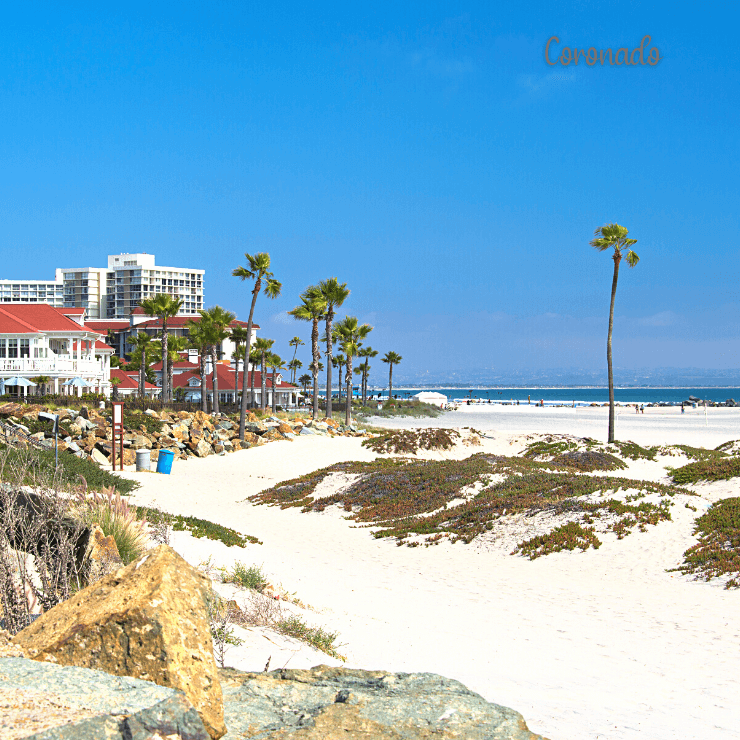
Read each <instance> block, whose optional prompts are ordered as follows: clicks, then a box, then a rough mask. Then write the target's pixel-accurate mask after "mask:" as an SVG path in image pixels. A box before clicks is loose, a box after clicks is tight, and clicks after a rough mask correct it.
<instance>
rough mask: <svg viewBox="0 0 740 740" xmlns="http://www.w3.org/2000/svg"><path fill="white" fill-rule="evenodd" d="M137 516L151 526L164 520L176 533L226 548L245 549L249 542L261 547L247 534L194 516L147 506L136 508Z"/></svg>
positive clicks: (258, 541)
mask: <svg viewBox="0 0 740 740" xmlns="http://www.w3.org/2000/svg"><path fill="white" fill-rule="evenodd" d="M136 511H137V516H139V517H142V518H146V519H147V520H148V521H150V522H152V523H153V524H159V523H161V522H162V521H163V519H164V518H166V522H167V523H171V524H172V529H174V530H175V531H177V532H188V533H190V534H191V535H192V536H193V537H197V538H201V537H205V538H206V539H209V540H218V541H220V542H223V543H224V545H226V546H227V547H246V546H247V545H248V544H249V543H250V542H251V543H252V544H255V545H261V544H262V542H260V540H258V539H257V538H256V537H252V535H249V534H241V533H240V532H237V531H236V530H235V529H230V528H229V527H224V526H222V525H221V524H216V523H215V522H209V521H208V520H207V519H198V518H197V517H194V516H182V515H181V514H169V513H167V512H163V511H160V510H159V509H152V508H149V507H147V506H138V507H137V509H136Z"/></svg>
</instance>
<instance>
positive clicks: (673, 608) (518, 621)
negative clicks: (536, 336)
mask: <svg viewBox="0 0 740 740" xmlns="http://www.w3.org/2000/svg"><path fill="white" fill-rule="evenodd" d="M650 411H653V410H650ZM655 411H656V413H649V412H648V410H646V413H645V415H644V416H643V415H640V416H639V417H637V415H635V418H634V420H633V421H631V422H630V421H629V417H628V418H621V419H620V422H619V423H620V425H621V427H620V434H619V437H620V438H630V439H634V440H635V441H638V442H643V443H668V442H685V443H692V444H695V445H704V446H715V445H716V444H718V443H720V442H724V441H726V440H728V439H734V438H736V437H740V434H738V433H736V428H737V426H738V423H739V422H740V410H733V409H709V419H708V424H709V426H708V427H705V426H703V425H704V416H703V411H702V414H701V416H699V414H696V413H694V414H693V415H691V414H685V415H684V416H683V417H681V416H680V415H676V414H673V415H671V414H663V413H657V412H662V411H664V410H663V409H660V410H655ZM605 419H606V416H605V412H604V411H602V410H601V409H595V410H591V409H588V410H579V411H578V412H577V414H576V413H572V412H571V411H569V410H565V409H552V410H550V409H536V410H535V409H527V410H522V409H521V407H520V408H519V410H518V412H517V410H516V407H514V408H511V407H509V408H506V407H504V409H500V410H498V411H496V412H493V413H484V412H481V411H477V410H471V411H468V410H467V409H465V410H463V411H460V412H456V413H455V414H454V415H453V414H449V415H447V416H446V417H442V418H440V419H437V420H434V421H432V422H427V423H426V424H425V425H427V426H429V425H434V426H474V427H476V428H478V429H481V430H487V431H486V434H485V437H484V438H483V445H482V447H478V448H470V447H462V446H460V447H459V448H457V449H456V450H455V451H454V452H452V453H446V454H451V455H452V456H455V457H460V456H462V455H469V454H472V453H474V452H477V451H481V450H484V451H489V452H495V453H498V454H513V453H514V452H518V451H519V450H521V447H522V439H523V435H524V434H527V433H534V432H535V431H540V432H541V431H544V430H543V425H545V427H546V428H547V430H548V431H553V432H568V433H573V434H577V435H588V436H592V437H597V438H604V437H605V432H606V428H605ZM460 420H462V421H460ZM397 423H398V422H396V424H397ZM406 424H407V425H411V424H413V422H412V423H411V424H408V420H406ZM625 430H627V434H625V433H624V431H625ZM360 442H361V440H359V439H354V438H338V439H328V438H319V437H308V438H305V439H304V438H299V439H297V440H295V441H293V442H287V441H286V442H275V443H271V444H269V445H266V446H264V447H259V448H253V449H251V450H247V451H244V452H239V453H234V454H232V455H228V456H225V457H209V458H206V459H204V460H190V461H188V462H182V463H181V462H179V461H178V462H176V463H175V465H174V467H173V471H172V475H170V476H161V475H156V474H146V473H140V474H136V473H133V472H129V473H126V475H127V476H130V477H134V478H137V479H138V480H140V481H141V483H142V488H141V489H139V490H138V491H137V492H136V493H135V496H134V498H135V500H136V501H137V502H140V503H144V504H155V505H158V506H160V507H161V508H163V509H164V510H168V511H172V512H177V513H183V514H192V515H197V516H200V517H203V518H206V519H210V520H213V521H216V522H219V523H221V524H224V525H227V526H230V527H234V528H236V529H238V530H240V531H242V532H244V533H248V534H253V535H256V536H258V537H259V538H260V539H261V540H262V541H263V543H264V544H262V545H250V546H249V547H248V548H246V549H245V550H241V549H236V548H226V547H225V546H222V545H220V544H219V543H213V542H210V541H208V540H193V539H192V538H191V537H189V536H187V535H178V536H177V537H176V538H175V540H174V544H175V546H176V547H177V548H178V549H180V550H181V551H182V552H183V554H184V555H185V556H186V557H187V558H188V559H189V560H190V561H191V562H194V563H196V564H197V563H198V562H200V561H201V560H203V559H205V556H207V555H208V554H210V555H211V556H212V560H213V562H214V563H216V564H223V565H230V564H231V563H233V562H234V560H241V561H243V562H246V563H256V564H261V565H263V567H264V570H265V571H266V572H267V573H268V574H269V575H270V576H271V577H272V578H273V579H274V580H275V581H277V582H281V583H282V584H283V585H284V586H285V587H286V588H287V589H288V590H289V591H292V592H296V593H297V594H298V596H299V597H300V598H301V599H302V600H303V601H304V602H306V603H307V604H310V605H312V607H313V608H314V611H310V612H306V613H305V617H306V620H307V621H309V622H313V623H314V624H319V625H323V626H325V627H326V628H328V629H331V630H336V631H338V632H340V633H341V638H340V642H342V643H345V646H344V647H343V648H342V652H343V653H345V654H346V656H347V664H348V665H351V666H361V667H364V668H380V669H388V670H396V671H398V670H400V671H433V672H437V673H441V674H444V675H447V676H450V677H453V678H456V679H459V680H460V681H462V682H464V683H465V684H466V685H468V686H469V687H470V688H471V689H473V690H475V691H478V692H479V693H481V694H482V695H483V696H484V697H486V698H487V699H489V700H491V701H495V702H498V703H501V704H504V705H508V706H511V707H513V708H515V709H517V710H518V711H520V712H522V714H523V715H524V716H525V718H526V719H527V722H528V724H529V727H530V729H532V730H533V731H535V732H539V733H542V734H543V735H545V736H547V737H549V738H551V740H595V739H596V738H609V739H610V740H615V739H616V740H622V739H625V740H633V739H636V738H650V740H678V739H679V738H680V739H681V740H693V739H694V738H695V739H696V740H714V739H715V738H716V739H717V740H720V739H726V738H740V702H738V700H737V697H738V695H740V670H739V669H740V631H739V630H738V626H737V614H738V611H739V610H740V600H739V599H740V594H739V593H738V592H737V591H725V590H724V589H723V588H722V587H721V584H718V583H703V582H697V581H693V580H690V579H688V578H686V577H684V576H681V575H679V574H676V573H667V572H666V569H668V568H671V567H674V566H675V565H676V564H678V562H679V561H680V559H681V555H682V553H683V551H684V550H685V549H686V548H687V547H688V546H690V545H691V544H693V542H694V541H695V540H694V538H693V537H692V534H691V531H692V524H693V520H694V518H695V517H696V516H698V515H699V514H700V513H701V512H702V511H703V510H705V509H706V507H707V506H708V505H709V504H710V502H711V501H713V500H716V499H717V498H718V497H722V496H729V495H738V484H737V483H736V482H735V481H730V482H724V483H718V484H712V485H711V486H710V485H701V486H698V487H697V491H699V492H700V494H701V497H700V498H698V499H697V498H694V499H692V500H693V505H694V506H696V507H697V508H698V511H697V512H693V511H691V510H690V509H686V508H685V507H684V506H683V504H679V503H677V504H676V505H675V506H674V507H673V510H672V512H673V521H671V522H661V523H660V524H658V525H657V526H651V527H648V530H647V531H646V532H644V533H640V532H635V533H634V534H632V535H630V536H629V537H627V538H626V539H624V540H621V541H618V540H617V539H616V536H614V535H608V536H605V537H604V538H603V540H604V544H603V545H602V547H601V548H600V549H599V550H589V551H587V552H585V553H581V552H578V551H577V552H565V553H557V554H553V555H549V556H547V557H543V558H539V559H538V560H535V561H529V560H528V559H525V558H522V557H517V556H511V555H510V554H508V553H507V552H506V550H505V549H502V548H499V547H495V546H492V543H491V542H490V541H488V540H487V539H486V537H487V536H483V537H481V538H479V539H476V540H474V541H473V543H471V544H470V545H463V544H461V543H460V544H455V545H450V544H449V543H446V544H445V543H443V544H441V545H438V546H435V547H429V548H423V547H419V548H407V547H397V546H396V545H395V542H394V541H391V540H388V539H381V540H377V539H374V538H373V537H372V536H371V534H370V532H369V531H368V530H367V529H362V528H356V527H353V526H352V525H351V523H349V522H347V521H346V520H345V519H344V518H343V515H344V512H341V511H338V510H337V509H336V507H333V508H330V509H327V510H326V511H325V512H323V513H320V514H318V513H313V514H303V513H301V512H300V510H298V509H295V508H292V509H286V510H280V509H279V508H277V507H268V506H255V505H253V504H251V503H249V502H248V501H247V498H248V497H249V496H251V495H252V494H255V493H257V492H259V491H261V490H264V489H265V488H268V487H270V486H272V485H274V483H276V482H278V481H281V480H286V479H289V478H292V477H295V476H297V475H302V474H304V473H307V472H310V471H312V470H316V469H318V468H320V467H324V466H327V465H330V464H332V463H334V462H339V461H343V460H371V459H373V458H374V457H375V455H374V453H371V452H369V451H368V450H366V449H365V448H362V447H361V445H360ZM429 455H430V456H437V457H439V456H441V453H429ZM684 461H685V460H684ZM680 463H681V460H679V459H675V458H674V459H672V464H674V465H676V464H680ZM663 464H665V461H663V462H662V463H646V462H645V461H638V462H635V463H633V464H632V465H631V469H630V470H629V471H621V472H620V474H621V475H624V476H628V477H637V478H651V479H654V480H659V479H661V478H662V477H663V476H664V473H665V471H664V468H663ZM268 642H269V641H268V639H267V637H266V636H265V635H264V634H263V633H261V632H259V631H256V632H254V633H253V634H252V635H251V636H250V640H249V642H248V644H247V645H246V646H244V647H242V648H238V649H237V648H235V649H233V652H232V653H229V655H228V658H227V663H232V664H234V665H236V666H237V667H240V668H244V669H252V670H261V669H262V668H263V667H264V663H265V661H266V659H267V657H268V656H269V655H273V660H272V663H271V667H278V661H285V660H290V661H291V662H290V665H291V667H300V666H301V665H308V664H311V663H318V662H332V661H331V660H330V659H328V658H326V657H325V656H322V655H321V654H315V653H313V652H311V651H310V650H303V651H301V652H295V650H296V647H295V646H293V645H291V644H289V642H288V643H281V644H280V645H277V646H276V645H275V644H274V643H273V644H268ZM276 656H277V657H276Z"/></svg>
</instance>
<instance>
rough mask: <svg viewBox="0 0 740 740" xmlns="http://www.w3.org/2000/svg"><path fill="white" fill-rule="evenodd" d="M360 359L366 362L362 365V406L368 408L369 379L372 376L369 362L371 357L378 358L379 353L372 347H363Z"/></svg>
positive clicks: (359, 354)
mask: <svg viewBox="0 0 740 740" xmlns="http://www.w3.org/2000/svg"><path fill="white" fill-rule="evenodd" d="M357 356H358V357H364V358H365V362H363V363H362V365H360V367H361V368H362V405H363V406H367V378H368V375H369V374H370V365H369V364H368V361H369V359H370V358H371V357H377V356H378V352H377V350H374V349H373V348H372V347H363V348H362V349H361V350H360V351H359V352H358V353H357Z"/></svg>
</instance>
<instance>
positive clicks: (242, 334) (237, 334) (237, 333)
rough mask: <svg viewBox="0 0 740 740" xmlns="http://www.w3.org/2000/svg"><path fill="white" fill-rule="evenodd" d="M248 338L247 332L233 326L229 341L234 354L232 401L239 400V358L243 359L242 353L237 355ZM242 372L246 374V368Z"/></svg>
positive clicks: (240, 327) (242, 328)
mask: <svg viewBox="0 0 740 740" xmlns="http://www.w3.org/2000/svg"><path fill="white" fill-rule="evenodd" d="M248 338H249V337H248V336H247V330H246V329H245V328H244V327H243V326H238V325H237V326H235V327H233V328H232V330H231V341H232V342H234V354H233V355H232V357H233V358H234V360H235V365H236V367H235V369H234V399H235V400H236V399H238V398H239V358H240V357H242V358H243V357H244V353H243V352H242V353H241V355H240V354H239V350H240V349H241V347H242V345H245V346H246V344H247V339H248ZM244 372H247V368H246V367H245V368H244Z"/></svg>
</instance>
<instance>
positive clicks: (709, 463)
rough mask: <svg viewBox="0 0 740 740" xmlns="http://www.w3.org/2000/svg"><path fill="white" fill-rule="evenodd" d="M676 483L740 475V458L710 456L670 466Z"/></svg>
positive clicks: (671, 474) (682, 483)
mask: <svg viewBox="0 0 740 740" xmlns="http://www.w3.org/2000/svg"><path fill="white" fill-rule="evenodd" d="M668 474H669V476H670V478H671V480H672V481H673V482H674V483H678V484H679V485H686V484H687V483H699V482H701V481H715V480H729V479H730V478H736V477H738V476H740V458H738V457H723V458H708V459H704V460H698V461H697V462H691V463H688V464H687V465H684V466H682V467H680V468H668Z"/></svg>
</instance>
